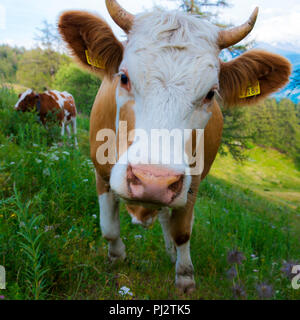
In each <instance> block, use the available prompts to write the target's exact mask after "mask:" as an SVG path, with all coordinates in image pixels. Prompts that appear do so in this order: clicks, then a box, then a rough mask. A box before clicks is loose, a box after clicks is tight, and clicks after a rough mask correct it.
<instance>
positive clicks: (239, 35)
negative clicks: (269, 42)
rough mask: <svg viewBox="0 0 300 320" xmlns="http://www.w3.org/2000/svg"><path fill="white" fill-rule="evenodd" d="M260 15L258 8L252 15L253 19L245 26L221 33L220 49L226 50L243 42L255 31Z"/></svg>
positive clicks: (219, 39)
mask: <svg viewBox="0 0 300 320" xmlns="http://www.w3.org/2000/svg"><path fill="white" fill-rule="evenodd" d="M257 15H258V7H256V8H255V9H254V11H253V13H252V14H251V17H250V18H249V19H248V21H247V22H245V23H244V24H242V25H240V26H238V27H234V28H232V29H228V30H221V31H220V32H219V38H218V45H219V47H220V49H225V48H228V47H230V46H233V45H234V44H236V43H238V42H240V41H241V40H243V39H244V38H245V37H246V36H247V35H248V34H249V33H250V32H251V30H252V29H253V27H254V25H255V22H256V18H257Z"/></svg>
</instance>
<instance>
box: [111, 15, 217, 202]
mask: <svg viewBox="0 0 300 320" xmlns="http://www.w3.org/2000/svg"><path fill="white" fill-rule="evenodd" d="M151 26H152V29H153V31H152V33H149V32H148V37H145V34H147V30H151ZM153 26H155V28H153ZM217 38H218V29H217V27H215V26H213V25H211V24H208V23H207V22H205V21H202V20H200V19H198V18H196V17H194V16H188V15H185V14H182V13H174V12H171V13H168V12H166V13H162V12H159V11H158V12H154V13H152V14H151V15H149V14H146V15H141V16H139V17H138V18H137V19H136V21H135V25H134V28H133V30H132V33H131V34H130V36H129V39H128V42H127V44H126V46H125V48H124V59H123V61H122V62H121V64H120V67H119V83H118V86H117V90H116V102H117V112H118V116H117V119H119V120H123V121H131V122H132V120H131V119H132V118H134V124H133V125H132V124H131V127H132V126H133V127H134V129H135V130H136V134H134V136H133V137H132V138H134V140H133V143H132V144H131V145H130V147H129V148H128V149H127V150H126V151H125V152H123V153H122V154H120V155H119V160H118V162H117V163H116V165H115V166H114V168H113V170H112V174H111V180H110V182H111V187H112V188H113V190H114V191H115V192H117V193H118V194H120V195H122V196H123V197H124V198H126V199H131V200H132V199H133V200H142V201H151V202H158V203H160V204H164V205H168V206H171V207H175V206H176V207H177V206H182V205H184V204H185V203H186V200H187V193H188V190H189V188H190V183H191V177H190V176H189V175H188V174H187V168H186V166H187V163H186V161H185V160H186V159H189V158H190V157H191V155H189V154H188V152H189V151H190V150H191V148H188V146H187V144H188V143H191V140H192V139H191V136H192V132H193V131H192V130H193V129H204V128H205V126H206V124H207V122H208V120H209V118H210V116H211V111H210V108H211V106H212V103H213V98H214V95H215V92H216V91H217V90H218V87H219V81H218V74H219V68H220V65H219V59H218V54H219V48H218V46H217V45H216V43H217ZM128 105H130V106H131V107H130V108H131V114H130V113H128V112H127V114H128V116H129V117H130V119H129V118H128V119H126V118H124V117H123V119H122V116H121V117H120V113H121V110H122V108H128ZM132 114H133V116H132ZM117 126H118V124H117ZM140 131H142V132H143V134H142V135H141V134H139V132H140ZM159 131H160V133H161V134H162V135H164V137H163V138H162V139H161V140H160V143H161V147H159V146H156V145H155V143H157V140H155V139H152V137H153V134H155V132H159ZM174 132H176V133H178V137H179V136H181V137H182V138H185V139H179V141H178V140H177V141H176V143H173V144H172V141H174V140H172V139H173V137H174V136H173V135H172V133H174ZM171 137H172V138H171ZM141 139H142V140H144V141H142V142H141ZM163 139H167V140H168V141H169V142H170V144H168V143H167V145H166V146H163ZM145 146H147V147H145ZM168 146H169V148H168ZM140 147H142V148H140ZM155 147H157V149H156V150H158V151H153V150H155ZM137 152H139V153H140V154H139V155H138V158H136V157H135V156H136V153H137ZM199 152H203V150H201V149H200V150H199ZM157 154H159V156H160V157H159V159H156V156H157ZM163 159H165V161H163ZM156 160H157V161H156ZM199 174H201V172H199Z"/></svg>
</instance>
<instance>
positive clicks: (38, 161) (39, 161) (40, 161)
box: [35, 159, 43, 163]
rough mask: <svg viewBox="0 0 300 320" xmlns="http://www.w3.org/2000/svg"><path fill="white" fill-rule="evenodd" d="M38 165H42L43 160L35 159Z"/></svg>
mask: <svg viewBox="0 0 300 320" xmlns="http://www.w3.org/2000/svg"><path fill="white" fill-rule="evenodd" d="M35 162H36V163H42V162H43V161H42V160H41V159H35Z"/></svg>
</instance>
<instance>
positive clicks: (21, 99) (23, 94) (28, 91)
mask: <svg viewBox="0 0 300 320" xmlns="http://www.w3.org/2000/svg"><path fill="white" fill-rule="evenodd" d="M32 92H33V91H32V89H28V90H26V91H25V92H23V93H22V94H21V96H20V98H19V100H18V102H17V103H16V104H15V108H16V109H17V108H18V107H19V104H20V102H21V101H23V100H24V99H25V97H26V96H27V95H29V94H31V93H32Z"/></svg>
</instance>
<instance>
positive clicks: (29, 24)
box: [0, 0, 300, 53]
mask: <svg viewBox="0 0 300 320" xmlns="http://www.w3.org/2000/svg"><path fill="white" fill-rule="evenodd" d="M228 2H229V3H230V4H231V5H232V6H231V7H230V8H226V9H224V8H223V9H220V10H219V12H220V14H219V18H220V20H221V21H222V22H224V23H227V24H229V23H231V24H234V25H237V24H241V23H244V22H245V21H246V20H247V19H248V17H249V16H250V14H251V12H252V10H253V9H254V8H255V7H256V6H258V7H259V9H260V12H259V16H258V20H257V23H256V26H255V28H254V30H253V31H252V33H251V36H249V38H248V40H256V41H258V42H265V43H267V44H270V45H277V44H279V43H280V44H281V45H288V46H293V47H294V48H295V50H297V51H299V53H300V0H228ZM119 3H120V4H121V5H122V6H123V7H124V8H125V9H126V10H128V11H129V12H131V13H133V14H135V13H139V12H143V11H145V10H150V9H151V8H152V7H153V6H154V5H163V6H165V7H167V8H169V9H176V8H178V2H176V0H173V1H172V0H170V1H167V0H163V1H160V0H139V1H136V0H119ZM70 9H81V10H87V11H90V12H94V13H98V14H100V15H101V16H102V17H103V18H105V19H106V21H107V22H108V23H109V24H110V25H111V26H112V28H113V30H114V32H115V34H116V35H117V36H118V37H119V38H120V39H122V35H123V32H122V31H121V30H120V29H119V28H118V27H117V26H116V25H115V24H114V23H113V21H112V20H111V18H110V16H109V14H108V12H107V10H106V7H105V1H104V0H50V1H45V0H26V1H25V0H0V43H7V44H10V45H13V46H14V45H16V46H25V47H26V48H31V47H33V46H34V45H35V44H36V42H35V40H34V35H35V34H36V33H37V28H39V27H42V22H43V20H47V21H48V22H50V23H56V22H57V19H58V16H59V14H60V13H61V12H62V11H64V10H70Z"/></svg>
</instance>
